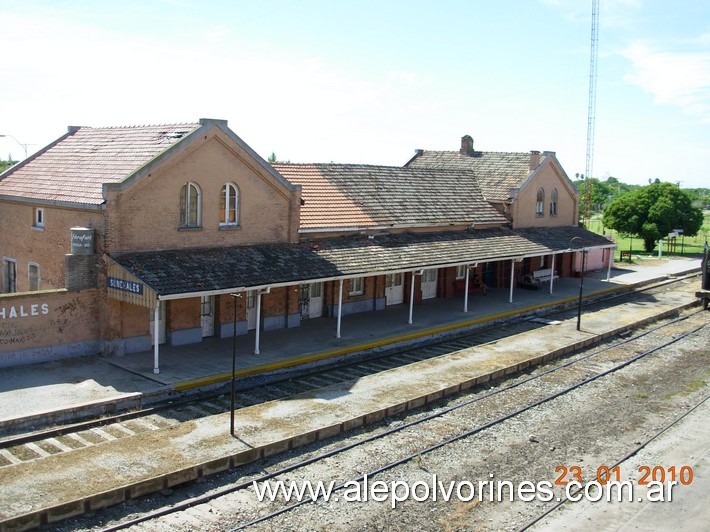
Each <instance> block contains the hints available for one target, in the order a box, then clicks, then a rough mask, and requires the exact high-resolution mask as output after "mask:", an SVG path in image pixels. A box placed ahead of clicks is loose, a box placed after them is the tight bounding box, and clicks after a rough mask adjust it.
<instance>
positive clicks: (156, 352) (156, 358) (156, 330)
mask: <svg viewBox="0 0 710 532" xmlns="http://www.w3.org/2000/svg"><path fill="white" fill-rule="evenodd" d="M153 312H154V314H153V344H155V345H153V373H155V374H156V375H158V374H159V373H160V347H159V345H160V326H159V323H158V321H159V320H160V301H158V300H157V299H156V300H155V310H154V311H153Z"/></svg>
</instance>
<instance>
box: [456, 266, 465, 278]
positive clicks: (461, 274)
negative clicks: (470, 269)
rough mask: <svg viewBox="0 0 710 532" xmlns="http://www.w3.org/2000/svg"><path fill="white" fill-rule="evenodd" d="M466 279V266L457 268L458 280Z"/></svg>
mask: <svg viewBox="0 0 710 532" xmlns="http://www.w3.org/2000/svg"><path fill="white" fill-rule="evenodd" d="M465 277H466V265H465V264H462V265H461V266H456V278H457V279H463V278H465Z"/></svg>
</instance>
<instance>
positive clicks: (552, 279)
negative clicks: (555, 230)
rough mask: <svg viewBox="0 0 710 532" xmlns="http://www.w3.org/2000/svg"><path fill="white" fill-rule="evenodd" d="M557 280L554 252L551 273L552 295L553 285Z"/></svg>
mask: <svg viewBox="0 0 710 532" xmlns="http://www.w3.org/2000/svg"><path fill="white" fill-rule="evenodd" d="M554 282H555V254H554V253H553V254H552V273H551V274H550V295H552V285H553V283H554Z"/></svg>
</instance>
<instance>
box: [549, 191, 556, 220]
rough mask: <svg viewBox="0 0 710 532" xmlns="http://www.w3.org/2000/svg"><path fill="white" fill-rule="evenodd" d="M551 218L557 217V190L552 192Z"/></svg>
mask: <svg viewBox="0 0 710 532" xmlns="http://www.w3.org/2000/svg"><path fill="white" fill-rule="evenodd" d="M550 216H557V189H556V188H553V189H552V192H550Z"/></svg>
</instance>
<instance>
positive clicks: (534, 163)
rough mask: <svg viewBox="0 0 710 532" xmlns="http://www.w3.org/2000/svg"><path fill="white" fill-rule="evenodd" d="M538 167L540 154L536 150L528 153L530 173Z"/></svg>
mask: <svg viewBox="0 0 710 532" xmlns="http://www.w3.org/2000/svg"><path fill="white" fill-rule="evenodd" d="M538 166H540V152H539V151H537V150H531V151H530V171H531V172H532V171H533V170H535V168H537V167H538Z"/></svg>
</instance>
